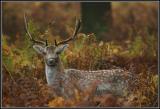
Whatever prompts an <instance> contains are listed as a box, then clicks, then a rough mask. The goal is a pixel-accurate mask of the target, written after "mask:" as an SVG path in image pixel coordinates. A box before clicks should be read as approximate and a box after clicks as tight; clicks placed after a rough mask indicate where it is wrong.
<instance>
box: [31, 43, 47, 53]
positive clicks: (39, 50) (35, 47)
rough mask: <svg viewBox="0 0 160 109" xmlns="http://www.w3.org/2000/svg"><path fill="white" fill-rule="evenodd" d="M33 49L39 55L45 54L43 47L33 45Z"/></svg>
mask: <svg viewBox="0 0 160 109" xmlns="http://www.w3.org/2000/svg"><path fill="white" fill-rule="evenodd" d="M33 48H34V49H35V50H36V52H38V53H39V54H42V55H44V54H45V50H44V47H43V46H40V45H33Z"/></svg>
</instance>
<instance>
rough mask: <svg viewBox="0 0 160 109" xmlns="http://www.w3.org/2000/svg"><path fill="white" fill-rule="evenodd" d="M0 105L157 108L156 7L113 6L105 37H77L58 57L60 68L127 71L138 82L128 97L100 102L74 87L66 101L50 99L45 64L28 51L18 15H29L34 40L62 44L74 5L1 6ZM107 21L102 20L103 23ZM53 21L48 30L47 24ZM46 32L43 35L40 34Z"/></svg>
mask: <svg viewBox="0 0 160 109" xmlns="http://www.w3.org/2000/svg"><path fill="white" fill-rule="evenodd" d="M2 9H3V14H2V15H3V16H2V18H3V24H2V25H3V35H2V59H3V60H2V65H3V69H2V76H3V81H2V82H3V83H2V95H3V96H2V103H3V104H2V106H3V107H87V106H90V107H95V106H96V107H97V106H98V107H108V106H109V107H125V106H129V107H130V106H133V107H157V106H158V4H157V3H156V2H155V3H148V2H146V3H143V2H140V3H136V2H134V3H132V2H126V3H119V2H112V26H111V27H110V28H109V31H108V32H106V33H104V36H105V35H106V37H107V38H108V39H107V41H103V40H97V37H98V36H97V35H96V33H94V31H93V32H92V33H82V32H81V33H79V34H78V37H77V40H75V41H74V42H71V43H70V45H69V48H68V49H67V50H66V51H65V52H64V53H62V55H61V59H62V61H63V64H64V66H65V68H76V69H83V70H99V69H112V68H114V67H115V66H116V67H120V68H123V69H127V70H129V71H131V72H132V73H135V75H137V77H139V79H138V81H136V83H137V86H136V87H134V91H133V93H132V94H131V95H130V96H128V97H127V98H120V97H117V96H113V95H111V94H105V95H103V96H101V97H99V96H94V94H93V93H92V92H93V90H94V85H93V86H91V88H89V89H88V90H86V91H85V92H83V93H82V92H79V91H78V90H77V89H76V88H75V89H70V90H75V96H74V97H73V98H71V99H65V98H63V97H58V96H54V95H53V92H51V90H50V88H49V87H47V84H46V78H45V74H44V61H43V58H42V57H41V56H40V55H38V54H37V53H36V52H35V51H34V50H33V48H32V43H31V42H30V41H29V39H28V36H27V34H26V32H25V29H24V20H23V13H24V11H25V10H26V9H27V13H29V16H28V19H29V30H30V32H31V33H32V35H33V36H34V37H35V38H36V39H41V40H44V39H48V41H49V42H50V43H54V39H58V40H61V39H66V38H67V37H69V36H70V35H72V32H73V29H74V28H73V27H74V23H75V16H78V17H80V4H79V3H51V2H48V3H43V2H42V3H39V2H31V3H3V7H2ZM106 19H107V18H106ZM52 20H54V21H55V22H54V23H53V25H51V27H49V28H47V25H48V23H50V21H52ZM44 33H45V34H44Z"/></svg>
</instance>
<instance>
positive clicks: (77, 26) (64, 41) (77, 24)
mask: <svg viewBox="0 0 160 109" xmlns="http://www.w3.org/2000/svg"><path fill="white" fill-rule="evenodd" d="M80 26H81V21H80V19H78V20H77V19H76V25H75V29H74V33H73V35H72V37H69V38H68V39H66V40H63V41H61V42H58V43H57V41H56V40H55V45H56V46H58V45H60V44H65V43H67V42H69V41H71V40H75V38H76V36H77V33H78V31H79V29H80Z"/></svg>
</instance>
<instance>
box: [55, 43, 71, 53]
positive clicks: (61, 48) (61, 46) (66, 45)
mask: <svg viewBox="0 0 160 109" xmlns="http://www.w3.org/2000/svg"><path fill="white" fill-rule="evenodd" d="M67 47H68V44H64V45H59V46H58V47H57V48H56V50H55V52H56V53H57V54H60V53H62V52H63V51H64V50H65V49H66V48H67Z"/></svg>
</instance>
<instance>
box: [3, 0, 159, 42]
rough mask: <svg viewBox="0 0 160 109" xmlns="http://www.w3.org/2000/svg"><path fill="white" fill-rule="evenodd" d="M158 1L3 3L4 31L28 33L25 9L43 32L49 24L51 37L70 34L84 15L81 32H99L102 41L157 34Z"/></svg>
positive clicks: (20, 34) (12, 35)
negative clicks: (51, 23) (76, 20)
mask: <svg viewBox="0 0 160 109" xmlns="http://www.w3.org/2000/svg"><path fill="white" fill-rule="evenodd" d="M157 10H158V4H157V3H156V2H155V3H154V2H153V3H149V2H145V3H144V2H137V3H136V2H112V3H110V2H105V3H103V2H101V3H94V2H92V3H88V2H82V3H78V2H76V3H70V2H66V3H52V2H32V3H29V2H28V3H26V2H23V3H16V2H14V3H11V2H10V3H3V34H5V35H8V36H10V37H11V38H12V40H13V41H14V39H15V37H16V36H20V38H23V36H24V34H25V30H24V19H23V14H24V12H26V13H27V14H28V15H29V16H30V17H29V18H28V19H33V20H34V22H35V23H36V24H37V25H38V29H39V31H40V32H41V33H43V31H44V29H45V28H47V25H48V23H50V22H51V21H52V20H53V21H55V23H54V25H53V26H52V28H51V35H52V37H56V36H60V37H62V38H67V37H68V36H69V35H71V32H72V29H73V27H74V24H75V17H78V18H81V20H82V24H83V26H82V29H81V32H83V33H86V34H90V33H94V34H96V37H97V39H99V40H105V41H110V40H126V39H133V37H135V36H142V37H147V36H148V35H154V36H156V35H157V31H158V30H157V26H158V23H157V21H158V19H157V18H158V16H157V15H158V14H157Z"/></svg>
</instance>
